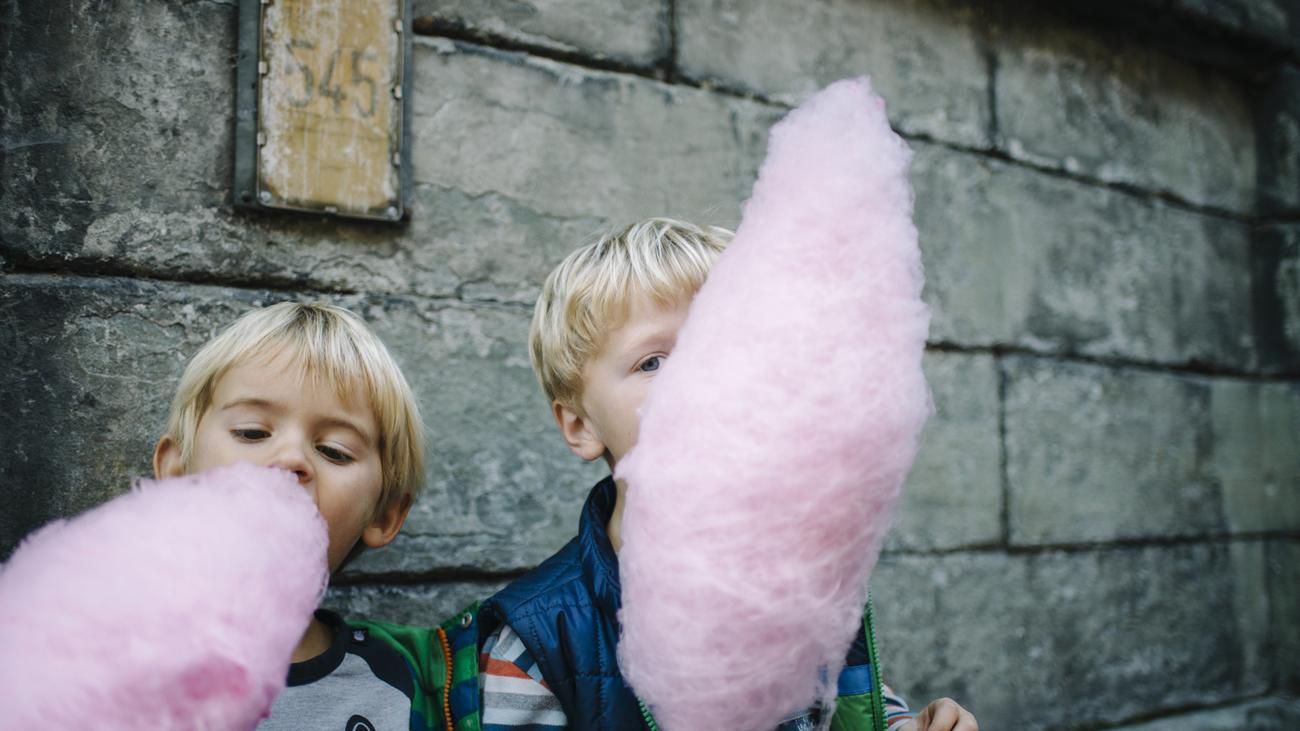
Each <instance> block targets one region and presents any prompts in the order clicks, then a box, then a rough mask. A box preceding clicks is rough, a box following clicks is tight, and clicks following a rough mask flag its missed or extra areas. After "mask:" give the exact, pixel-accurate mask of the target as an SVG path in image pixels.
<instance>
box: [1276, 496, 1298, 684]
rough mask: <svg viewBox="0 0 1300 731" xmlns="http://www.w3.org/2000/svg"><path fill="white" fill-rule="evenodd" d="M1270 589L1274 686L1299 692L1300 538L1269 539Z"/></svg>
mask: <svg viewBox="0 0 1300 731" xmlns="http://www.w3.org/2000/svg"><path fill="white" fill-rule="evenodd" d="M1293 488H1294V486H1293ZM1268 591H1269V601H1270V605H1271V607H1272V623H1271V626H1272V634H1273V643H1274V646H1275V649H1274V656H1275V658H1276V661H1275V664H1274V672H1275V677H1274V681H1273V687H1275V688H1277V689H1278V690H1280V691H1282V692H1284V693H1289V694H1291V695H1293V696H1300V541H1296V540H1295V539H1294V538H1292V539H1290V540H1275V541H1271V542H1270V543H1269V545H1268Z"/></svg>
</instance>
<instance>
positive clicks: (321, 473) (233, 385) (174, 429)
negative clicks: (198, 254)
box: [153, 302, 473, 730]
mask: <svg viewBox="0 0 1300 731" xmlns="http://www.w3.org/2000/svg"><path fill="white" fill-rule="evenodd" d="M235 462H250V463H253V464H257V465H262V466H271V467H279V468H282V469H285V470H288V471H290V472H292V473H293V474H294V475H296V476H297V478H298V482H299V484H301V485H302V487H303V489H304V490H307V491H308V492H309V493H310V494H311V496H312V498H313V499H314V500H315V502H316V505H317V508H318V509H319V510H320V514H321V517H322V518H324V520H325V523H326V525H327V527H328V533H329V549H328V555H327V560H328V563H329V568H330V572H331V575H332V574H333V573H334V572H336V571H338V570H339V569H340V568H341V567H342V566H343V565H344V564H345V563H346V562H347V561H348V560H349V559H350V558H352V557H354V556H356V555H357V554H358V553H360V552H361V551H362V550H364V549H366V548H379V547H381V546H384V545H387V544H388V543H390V542H391V541H392V540H393V538H394V537H396V536H397V533H398V531H399V530H400V529H401V527H402V523H403V522H404V521H405V520H406V516H407V514H408V513H409V512H410V509H411V505H412V503H413V502H414V501H415V499H416V497H417V496H418V495H419V492H420V488H421V482H422V479H423V474H424V430H423V426H422V424H421V421H420V415H419V409H418V407H417V405H416V402H415V398H414V396H413V395H412V393H411V389H410V387H409V386H408V385H407V383H406V379H405V378H404V377H403V376H402V372H401V370H400V369H399V368H398V367H397V363H396V362H395V361H394V360H393V358H392V356H391V355H390V354H389V352H388V350H387V348H385V347H384V345H383V343H381V342H380V341H379V339H378V338H377V337H376V336H375V335H374V333H372V332H371V331H370V329H369V328H368V327H367V326H366V325H365V323H363V322H362V321H361V320H360V319H359V318H358V317H357V316H356V315H353V314H352V313H350V312H348V311H347V310H344V309H342V308H339V307H333V306H329V305H317V304H297V303H291V302H285V303H281V304H276V305H272V306H270V307H266V308H262V309H259V310H254V311H252V312H249V313H248V314H246V315H244V316H243V317H241V318H239V320H237V321H236V322H235V323H234V324H233V325H231V326H230V327H229V328H228V329H226V330H225V331H224V332H222V333H221V334H220V335H218V336H217V337H216V338H214V339H213V340H211V341H209V342H208V343H207V344H206V345H204V346H203V348H202V349H200V350H199V352H198V353H197V354H196V355H195V356H194V357H193V359H192V360H191V361H190V363H189V365H188V366H187V367H186V368H185V372H184V374H183V375H182V376H181V380H180V384H179V385H178V387H177V390H176V396H175V398H174V400H173V401H172V407H171V413H170V416H169V417H168V421H167V430H166V432H165V433H164V434H163V436H162V438H161V439H159V440H158V445H157V447H156V448H155V450H154V459H153V465H154V473H155V475H156V476H158V477H171V476H177V475H183V474H188V473H192V472H200V471H203V470H206V469H210V468H213V467H220V466H223V465H228V464H232V463H235ZM459 626H460V625H459V623H458V622H457V623H455V624H453V623H448V627H450V628H453V629H455V628H458V627H459ZM451 639H452V638H449V636H448V635H447V629H446V628H438V629H434V630H429V629H422V628H413V627H402V626H399V625H388V624H380V623H376V622H364V621H353V622H344V621H343V620H342V619H341V618H340V617H339V616H338V615H336V614H334V613H332V612H329V611H327V610H324V609H321V610H318V611H317V612H316V614H315V616H314V617H313V619H312V621H311V624H310V625H309V626H308V628H307V630H306V632H305V633H304V634H303V637H302V640H301V641H300V642H299V643H298V646H297V648H296V649H295V650H294V652H293V657H292V662H293V664H292V665H291V666H290V670H289V678H288V687H287V688H286V689H285V691H284V693H282V694H281V695H280V696H279V697H278V698H277V699H276V702H275V705H274V707H273V708H272V712H271V715H270V717H269V718H268V719H266V720H265V721H263V723H262V724H261V725H260V726H259V728H260V729H272V730H274V729H300V728H349V729H354V728H355V729H364V728H371V729H378V728H407V727H408V725H409V727H410V728H413V729H414V728H422V729H423V728H427V729H432V728H443V727H444V725H445V723H444V722H445V720H446V719H447V718H449V715H448V714H449V713H450V709H447V708H444V707H443V704H442V698H443V693H442V689H443V686H444V685H445V684H446V678H447V673H446V668H447V667H448V666H449V665H451V653H450V652H444V651H443V648H446V647H448V646H449V644H457V643H452V642H449V640H451ZM470 639H471V640H472V637H471V638H470ZM459 644H463V640H462V641H460V642H459ZM461 674H465V673H461ZM467 674H468V676H469V678H470V680H471V681H472V679H473V669H470V670H469V671H468V673H467ZM458 679H461V678H458Z"/></svg>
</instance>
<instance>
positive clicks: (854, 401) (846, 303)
mask: <svg viewBox="0 0 1300 731" xmlns="http://www.w3.org/2000/svg"><path fill="white" fill-rule="evenodd" d="M910 158H911V155H910V152H909V151H908V149H907V146H906V145H905V143H904V142H903V141H902V140H900V139H899V138H898V137H897V136H896V135H895V134H894V133H893V132H892V131H891V130H890V128H889V123H888V121H887V119H886V117H885V109H884V102H883V101H882V100H881V99H880V98H878V97H876V96H875V95H874V94H873V93H872V91H871V87H870V85H869V83H868V82H867V80H866V79H858V80H852V81H842V82H839V83H836V84H834V85H832V86H830V87H828V88H827V89H825V90H823V91H822V92H820V93H818V94H817V95H815V96H814V97H812V98H811V99H809V100H808V101H807V103H805V104H804V105H803V106H801V107H800V108H798V109H796V110H795V111H793V112H791V113H790V115H789V116H788V117H786V119H785V120H784V121H782V122H781V123H780V124H778V125H777V126H776V127H775V128H773V130H772V133H771V139H770V143H769V148H768V157H767V161H766V162H765V163H764V165H763V167H762V169H761V170H760V172H759V177H758V182H757V183H756V184H755V185H754V194H753V197H752V198H751V199H750V200H749V202H748V204H747V205H746V207H745V211H744V219H743V221H742V223H741V225H740V229H739V230H738V231H737V235H736V238H735V241H734V242H733V243H732V244H731V246H730V247H729V248H728V249H727V251H726V253H724V254H723V255H722V257H721V259H720V260H719V261H718V263H717V265H716V266H715V267H714V269H713V271H712V273H711V274H710V275H709V279H708V282H707V283H706V284H705V285H704V288H703V289H702V290H701V291H700V293H699V295H698V296H697V297H696V299H695V301H694V303H693V304H692V306H691V310H690V314H689V316H688V318H687V321H686V324H685V326H684V327H683V328H682V330H681V332H680V333H679V334H678V338H677V344H676V346H675V347H674V349H673V352H672V356H671V357H670V358H669V360H668V361H667V363H666V364H665V366H664V368H663V369H662V371H661V372H660V373H659V374H658V375H657V376H656V380H655V382H654V384H653V386H652V388H651V390H650V393H649V396H648V397H647V399H646V402H645V405H644V408H643V411H642V416H641V426H640V436H639V439H638V445H637V447H636V448H635V449H634V450H632V452H630V453H629V455H628V456H627V457H626V458H625V460H624V461H623V462H622V463H621V464H620V465H619V475H620V476H621V477H622V478H624V479H625V480H626V482H627V485H628V492H627V504H626V512H625V514H624V518H623V525H622V529H623V548H622V550H621V552H620V555H619V564H620V567H621V574H622V582H623V610H622V614H621V619H622V627H623V636H622V643H621V647H620V662H621V665H622V669H623V673H624V675H625V677H626V678H627V679H628V681H629V682H630V683H631V685H632V687H633V688H634V689H635V690H636V692H637V694H638V695H639V696H640V697H641V698H642V699H643V700H644V701H646V703H647V704H648V705H649V706H650V707H651V709H652V710H653V712H654V714H655V716H656V718H657V720H658V721H659V722H660V724H661V725H662V726H664V727H665V728H668V729H674V730H692V729H701V730H705V729H707V730H708V731H718V730H727V729H735V730H737V731H764V730H766V729H771V728H775V727H776V725H777V724H778V723H779V722H780V721H781V719H782V718H784V717H786V716H788V715H790V714H791V713H793V712H796V711H799V710H800V709H804V708H807V707H809V706H811V705H812V704H813V703H814V702H815V701H818V700H821V701H826V702H829V701H830V700H831V698H832V697H833V695H834V684H835V678H836V677H837V675H838V673H839V670H840V668H841V666H842V665H843V662H844V655H845V652H846V651H847V649H848V646H849V643H850V642H851V641H852V637H853V634H854V632H855V631H856V629H857V627H858V625H859V622H860V620H861V617H862V609H863V603H864V599H865V597H866V586H867V578H868V575H869V574H870V573H871V569H872V567H873V566H874V565H875V562H876V558H877V556H878V555H879V552H880V546H881V543H882V541H883V540H884V537H885V533H886V531H887V530H888V528H889V524H890V521H891V518H892V516H893V512H894V507H895V504H896V502H897V500H898V496H899V491H900V488H901V486H902V484H903V480H904V478H905V477H906V476H907V473H908V470H909V469H911V465H912V460H913V458H914V456H915V454H916V449H917V444H918V439H919V435H920V432H921V429H922V427H923V426H924V424H925V421H926V418H927V416H928V415H929V411H930V401H929V393H928V390H927V387H926V383H925V377H924V375H923V374H922V371H921V354H922V351H923V349H924V345H925V339H926V331H927V327H928V322H929V314H928V310H927V308H926V307H925V305H924V304H923V303H922V302H921V299H920V294H921V284H922V274H921V259H920V252H919V250H918V248H917V236H916V228H915V227H914V226H913V224H912V191H911V188H910V186H909V184H908V178H907V175H908V166H909V161H910ZM828 681H829V682H828Z"/></svg>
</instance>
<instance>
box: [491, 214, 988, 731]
mask: <svg viewBox="0 0 1300 731" xmlns="http://www.w3.org/2000/svg"><path fill="white" fill-rule="evenodd" d="M731 237H732V234H731V232H730V231H727V230H725V229H720V228H712V227H701V226H696V225H693V224H690V223H684V222H681V221H674V220H671V219H665V218H655V219H649V220H645V221H642V222H639V223H636V224H633V225H631V226H629V227H628V228H626V229H624V230H623V231H620V232H618V233H616V234H614V235H611V236H607V237H605V238H603V239H601V240H600V241H597V242H596V243H593V244H591V245H589V246H585V247H583V248H580V249H578V250H577V251H574V252H573V253H572V254H570V255H569V257H568V258H566V259H565V260H564V261H563V262H562V263H561V264H560V265H559V266H558V267H556V268H555V270H554V271H553V272H551V275H550V276H549V277H548V278H547V279H546V282H545V284H544V285H543V288H542V293H541V296H540V297H539V298H538V300H537V306H536V309H535V310H534V313H533V323H532V329H531V332H530V334H529V347H530V354H531V356H532V361H533V366H534V368H535V370H536V371H537V374H538V378H539V380H540V381H541V384H542V389H543V390H544V391H545V392H546V397H547V400H548V401H549V402H550V404H551V410H552V413H553V416H554V418H555V422H556V424H557V425H558V426H559V429H560V433H561V436H562V437H563V438H564V441H565V443H566V444H567V445H568V446H569V449H570V450H572V451H573V453H574V454H576V455H578V456H579V457H581V458H583V459H584V460H595V459H603V460H604V461H605V463H606V464H607V465H608V466H609V468H610V471H611V473H612V472H613V471H614V468H615V467H616V465H617V464H618V462H619V460H621V459H622V458H623V456H624V455H625V454H627V452H628V451H629V450H630V449H631V448H632V447H633V446H635V444H636V439H637V432H638V421H639V417H638V413H637V411H638V409H639V407H640V405H641V403H642V401H643V400H644V399H645V396H646V393H647V390H648V388H649V386H650V384H651V382H652V381H653V379H654V375H655V373H656V372H657V371H658V370H659V368H660V367H661V366H662V365H663V363H664V362H665V360H666V359H668V358H669V357H670V356H671V354H672V350H673V346H674V344H675V342H676V338H677V331H678V330H679V329H680V328H681V326H682V324H683V323H684V322H685V320H686V314H687V309H688V307H689V305H690V302H691V299H692V298H693V297H694V296H695V293H696V292H697V291H698V290H699V288H700V287H701V286H702V285H703V284H704V280H705V278H706V277H707V276H708V272H709V269H710V268H711V267H712V265H713V263H714V261H715V260H716V259H717V257H718V256H719V255H720V254H721V253H722V251H723V249H724V248H725V247H726V245H727V244H728V242H730V240H731ZM702 488H707V486H702ZM625 491H626V486H625V485H624V484H623V483H622V482H621V481H618V480H615V479H613V477H612V475H611V476H609V477H606V478H605V479H603V480H602V481H601V482H600V483H598V484H597V485H596V486H595V487H594V488H593V489H592V491H591V493H590V496H589V497H588V499H587V503H586V505H585V506H584V508H583V511H582V515H581V517H580V523H579V530H578V536H577V537H576V538H574V539H573V540H572V541H570V543H569V544H568V545H566V546H565V547H564V548H562V549H561V550H560V551H559V552H558V553H556V554H555V555H554V556H552V557H551V558H550V559H548V560H547V561H545V562H544V563H542V564H541V565H540V566H538V567H537V568H536V569H534V570H533V571H532V572H530V573H529V574H527V575H525V576H524V577H522V578H520V579H519V580H518V581H516V582H514V583H513V584H511V585H510V586H508V587H506V588H505V589H504V590H502V591H501V592H500V593H498V594H497V595H496V596H494V597H492V598H491V599H489V600H488V601H487V602H485V604H484V607H483V612H482V614H481V615H480V629H481V632H482V633H483V635H484V638H485V639H484V642H483V648H482V657H481V660H480V666H481V667H482V672H483V674H482V680H481V684H482V688H483V711H482V712H483V724H484V725H483V728H484V729H485V731H505V730H506V729H511V728H520V727H527V728H531V729H551V728H555V729H559V728H570V729H620V730H623V729H635V728H646V727H651V728H653V720H652V719H651V717H650V716H649V714H648V713H647V712H646V709H645V708H644V706H642V705H641V703H640V702H639V701H638V699H637V698H636V697H635V695H633V693H632V691H631V689H630V688H629V687H628V686H627V684H626V683H624V682H623V678H622V676H621V674H620V672H619V669H618V665H617V660H616V657H617V655H616V653H615V645H616V643H617V638H618V622H617V616H616V614H617V610H618V607H619V601H620V597H619V583H618V560H617V556H616V552H617V551H618V549H619V547H620V546H621V544H622V539H621V531H620V526H621V523H622V516H623V503H624V494H625ZM859 634H860V635H861V636H860V637H859V641H858V643H857V644H855V646H854V647H853V648H852V650H851V651H850V653H849V657H848V663H847V667H846V670H845V673H844V674H842V675H841V676H840V695H841V699H840V703H839V708H838V710H837V712H836V714H835V716H834V720H833V728H835V729H870V728H884V727H886V725H887V727H888V728H890V729H903V728H908V729H913V728H915V729H919V730H920V731H924V730H926V729H944V730H945V731H946V730H947V729H960V730H961V731H968V730H969V731H974V729H976V726H975V725H974V719H973V717H972V718H969V722H967V718H968V717H969V716H970V714H969V713H967V712H966V711H965V710H964V709H961V708H960V706H957V704H955V703H953V702H952V701H949V700H947V699H944V700H942V701H936V702H935V703H934V704H931V707H930V708H927V709H926V710H925V711H923V712H922V714H921V715H920V716H919V717H918V718H916V719H913V717H912V714H911V713H910V711H908V709H907V706H906V704H905V703H904V702H903V701H902V700H901V699H899V698H898V697H897V696H895V695H894V694H893V693H892V692H891V691H889V690H888V689H887V688H883V686H881V685H880V684H879V675H878V671H877V670H876V669H874V668H873V666H872V663H871V662H870V661H869V659H870V657H871V653H872V650H869V649H868V634H867V633H859ZM719 682H726V680H725V679H719ZM817 715H818V712H817V711H816V710H812V711H807V712H803V713H798V714H795V715H794V716H792V717H791V718H790V719H789V720H787V721H786V722H784V723H783V724H782V725H781V729H800V728H812V727H813V726H814V725H815V724H817V723H819V721H818V720H817ZM935 718H937V719H938V720H937V722H934V723H931V721H932V719H935ZM918 724H919V725H918Z"/></svg>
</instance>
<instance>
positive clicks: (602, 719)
mask: <svg viewBox="0 0 1300 731" xmlns="http://www.w3.org/2000/svg"><path fill="white" fill-rule="evenodd" d="M616 494H617V493H616V489H615V487H614V479H613V478H612V477H606V478H605V479H604V480H601V481H600V483H598V484H597V485H596V487H595V488H594V489H593V490H592V491H591V495H590V496H588V498H587V503H586V505H584V506H583V508H582V517H581V518H580V519H579V521H578V536H577V537H576V538H574V539H573V540H571V541H569V543H568V544H567V545H566V546H565V547H564V548H561V549H560V550H559V552H557V553H556V554H555V555H554V556H551V557H550V558H548V559H546V561H545V562H543V563H542V564H541V565H540V566H538V567H537V568H535V569H533V570H532V571H530V572H528V574H526V575H525V576H523V577H522V578H520V579H518V580H517V581H515V582H514V583H512V584H510V585H509V586H507V587H506V588H504V589H502V590H501V591H500V592H498V593H497V594H496V595H495V596H493V597H492V598H491V599H488V600H487V601H486V602H484V603H483V607H482V609H481V610H480V611H479V636H480V637H481V638H483V639H486V638H487V637H488V636H489V635H490V634H491V633H492V632H494V631H496V629H497V628H498V627H500V626H501V625H502V624H509V625H510V627H511V628H512V629H514V631H515V634H517V635H519V638H520V640H522V641H523V643H524V646H525V647H527V648H528V651H529V652H530V653H531V654H532V656H533V659H535V660H536V661H537V665H538V667H539V669H540V670H541V671H542V677H544V678H546V683H547V685H549V686H550V688H551V691H552V692H553V693H555V695H556V697H557V698H559V700H560V704H561V705H562V706H563V707H564V713H565V715H567V716H568V719H569V728H571V729H601V730H608V731H624V730H626V729H638V728H643V727H644V725H645V721H644V720H643V719H642V717H641V710H640V706H639V705H638V703H637V698H636V696H635V695H634V694H633V693H632V689H631V688H629V687H628V685H627V683H625V682H623V675H622V673H620V672H619V669H618V657H617V655H616V650H615V648H616V647H617V645H618V621H617V619H616V617H617V615H618V608H619V605H620V601H621V598H620V592H619V585H618V558H617V556H616V555H615V554H614V547H613V546H612V545H611V544H610V542H609V535H608V533H607V532H606V525H607V524H608V522H609V517H610V515H611V514H613V512H614V499H615V497H616Z"/></svg>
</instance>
